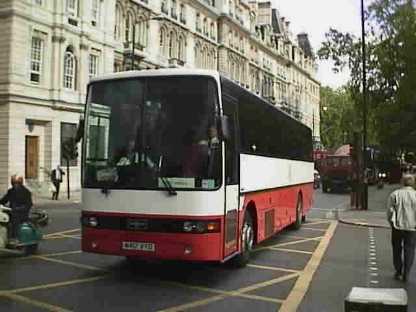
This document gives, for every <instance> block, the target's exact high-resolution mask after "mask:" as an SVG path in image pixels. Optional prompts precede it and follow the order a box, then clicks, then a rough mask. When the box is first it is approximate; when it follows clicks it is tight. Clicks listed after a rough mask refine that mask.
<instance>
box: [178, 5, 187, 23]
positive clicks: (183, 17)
mask: <svg viewBox="0 0 416 312" xmlns="http://www.w3.org/2000/svg"><path fill="white" fill-rule="evenodd" d="M179 20H180V22H181V23H182V24H186V8H185V5H184V4H181V11H180V15H179Z"/></svg>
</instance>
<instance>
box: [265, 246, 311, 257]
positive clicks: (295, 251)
mask: <svg viewBox="0 0 416 312" xmlns="http://www.w3.org/2000/svg"><path fill="white" fill-rule="evenodd" d="M269 249H270V250H277V251H286V252H294V253H301V254H305V255H312V254H313V252H311V251H305V250H297V249H288V248H279V247H270V248H269Z"/></svg>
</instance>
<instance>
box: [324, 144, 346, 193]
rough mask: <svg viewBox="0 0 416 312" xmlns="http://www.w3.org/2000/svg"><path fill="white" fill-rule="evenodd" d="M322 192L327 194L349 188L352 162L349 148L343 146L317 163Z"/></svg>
mask: <svg viewBox="0 0 416 312" xmlns="http://www.w3.org/2000/svg"><path fill="white" fill-rule="evenodd" d="M318 170H320V171H319V173H320V176H321V183H322V191H323V192H324V193H327V192H328V191H334V190H347V189H350V188H351V178H352V173H353V162H352V157H351V155H350V146H349V145H343V146H341V147H340V148H338V149H337V150H336V151H335V153H333V154H331V155H327V156H326V158H325V159H322V160H321V161H320V162H319V169H318Z"/></svg>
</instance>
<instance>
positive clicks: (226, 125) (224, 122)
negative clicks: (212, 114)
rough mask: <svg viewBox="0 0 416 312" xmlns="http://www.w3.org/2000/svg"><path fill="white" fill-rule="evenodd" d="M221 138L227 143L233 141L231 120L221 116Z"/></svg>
mask: <svg viewBox="0 0 416 312" xmlns="http://www.w3.org/2000/svg"><path fill="white" fill-rule="evenodd" d="M220 121H221V136H222V138H223V139H224V140H225V141H229V140H230V139H231V133H230V118H228V116H225V115H223V116H221V119H220Z"/></svg>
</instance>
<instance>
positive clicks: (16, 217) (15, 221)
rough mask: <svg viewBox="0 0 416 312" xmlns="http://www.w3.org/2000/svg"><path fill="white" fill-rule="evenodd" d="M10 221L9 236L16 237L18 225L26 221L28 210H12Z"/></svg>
mask: <svg viewBox="0 0 416 312" xmlns="http://www.w3.org/2000/svg"><path fill="white" fill-rule="evenodd" d="M10 217H11V218H10V219H11V220H10V221H11V222H10V228H11V231H10V235H9V237H10V238H17V236H18V232H19V226H20V225H21V224H22V223H23V222H27V221H28V220H29V212H28V211H12V213H11V216H10Z"/></svg>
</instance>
